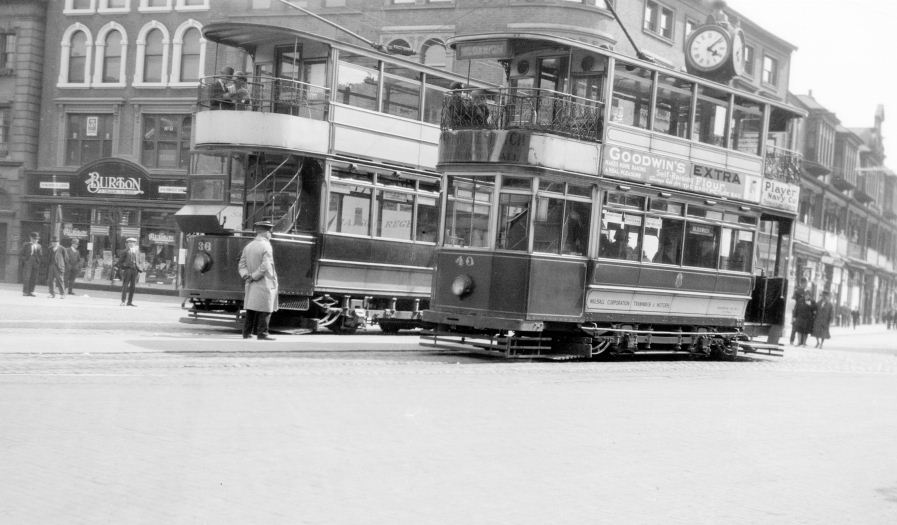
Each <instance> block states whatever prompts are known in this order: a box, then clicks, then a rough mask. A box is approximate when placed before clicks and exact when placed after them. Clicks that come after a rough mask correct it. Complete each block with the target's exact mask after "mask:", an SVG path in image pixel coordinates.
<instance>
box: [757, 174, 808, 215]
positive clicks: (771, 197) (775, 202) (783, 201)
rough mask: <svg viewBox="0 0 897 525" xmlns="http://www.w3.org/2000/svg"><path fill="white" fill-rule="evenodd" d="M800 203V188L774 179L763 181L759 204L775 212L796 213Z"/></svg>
mask: <svg viewBox="0 0 897 525" xmlns="http://www.w3.org/2000/svg"><path fill="white" fill-rule="evenodd" d="M799 201H800V186H798V185H796V184H788V183H787V182H781V181H778V180H774V179H763V190H762V191H761V193H760V204H762V205H764V206H769V207H770V208H775V209H777V210H785V211H790V212H791V213H797V207H798V202H799Z"/></svg>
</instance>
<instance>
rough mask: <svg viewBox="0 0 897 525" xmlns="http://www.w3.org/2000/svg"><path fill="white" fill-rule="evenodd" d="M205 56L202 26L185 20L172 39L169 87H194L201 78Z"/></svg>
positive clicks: (194, 21)
mask: <svg viewBox="0 0 897 525" xmlns="http://www.w3.org/2000/svg"><path fill="white" fill-rule="evenodd" d="M205 54H206V39H204V38H203V37H202V24H200V23H199V22H197V21H196V20H193V19H190V20H187V21H186V22H184V23H183V24H181V25H180V26H179V27H178V28H177V30H176V31H175V32H174V38H173V39H172V64H171V85H174V86H193V85H195V83H196V82H197V81H198V80H199V77H200V76H202V72H203V64H204V63H205Z"/></svg>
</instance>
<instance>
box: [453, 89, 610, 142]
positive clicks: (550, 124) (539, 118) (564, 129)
mask: <svg viewBox="0 0 897 525" xmlns="http://www.w3.org/2000/svg"><path fill="white" fill-rule="evenodd" d="M603 109H604V104H603V103H602V102H598V101H595V100H589V99H586V98H581V97H574V96H572V95H567V94H564V93H558V92H556V91H550V90H547V89H531V88H503V89H490V90H481V89H456V90H452V91H450V92H448V93H447V94H446V96H445V99H443V105H442V129H443V130H458V129H496V130H510V129H517V130H528V131H537V132H544V133H550V134H554V135H562V136H565V137H571V138H576V139H580V140H588V141H594V142H600V141H601V133H602V131H603V120H602V114H603Z"/></svg>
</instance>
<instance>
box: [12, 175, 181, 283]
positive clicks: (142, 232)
mask: <svg viewBox="0 0 897 525" xmlns="http://www.w3.org/2000/svg"><path fill="white" fill-rule="evenodd" d="M186 195H187V188H186V183H185V181H184V179H183V177H179V178H172V177H164V176H154V175H151V174H149V173H147V172H146V170H144V169H143V168H142V167H141V166H140V165H138V164H135V163H132V162H129V161H126V160H123V159H102V160H99V161H97V162H94V163H91V164H89V165H87V166H85V167H83V168H82V169H81V170H80V171H79V172H78V173H76V174H74V175H73V174H63V173H46V172H43V173H40V172H35V173H30V174H29V175H28V191H27V196H26V198H25V216H24V218H23V220H22V231H24V232H31V231H36V232H39V233H40V234H41V240H42V242H43V243H44V244H45V245H46V244H47V242H48V240H49V238H50V237H53V236H56V237H58V238H59V239H60V242H61V244H63V245H64V246H69V245H71V241H72V239H78V240H79V241H80V242H79V247H78V250H79V251H80V253H81V273H80V275H79V276H78V280H79V281H81V282H87V283H94V284H107V285H108V284H114V283H115V281H116V279H117V278H118V276H117V275H116V272H115V269H114V266H115V260H116V254H117V253H118V252H119V251H120V250H122V249H124V248H125V239H127V238H128V237H134V238H136V239H138V242H139V245H140V263H141V265H142V266H143V268H145V271H144V272H142V273H141V274H140V276H139V280H138V286H139V287H144V288H158V289H167V290H174V289H176V287H177V284H178V264H177V257H178V247H179V243H180V239H181V236H180V232H179V231H178V228H177V224H176V223H175V220H174V214H175V212H176V211H177V210H178V209H180V208H181V206H183V204H184V202H185V201H186Z"/></svg>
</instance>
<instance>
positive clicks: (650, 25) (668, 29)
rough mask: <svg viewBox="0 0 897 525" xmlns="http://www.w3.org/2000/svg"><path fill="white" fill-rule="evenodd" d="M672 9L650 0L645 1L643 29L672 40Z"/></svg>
mask: <svg viewBox="0 0 897 525" xmlns="http://www.w3.org/2000/svg"><path fill="white" fill-rule="evenodd" d="M673 19H674V16H673V10H672V9H670V8H669V7H666V6H665V5H663V4H659V3H657V2H654V1H652V0H647V1H646V2H645V25H644V29H645V31H649V32H651V33H654V34H656V35H659V36H662V37H664V38H667V39H670V40H672V38H673Z"/></svg>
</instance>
